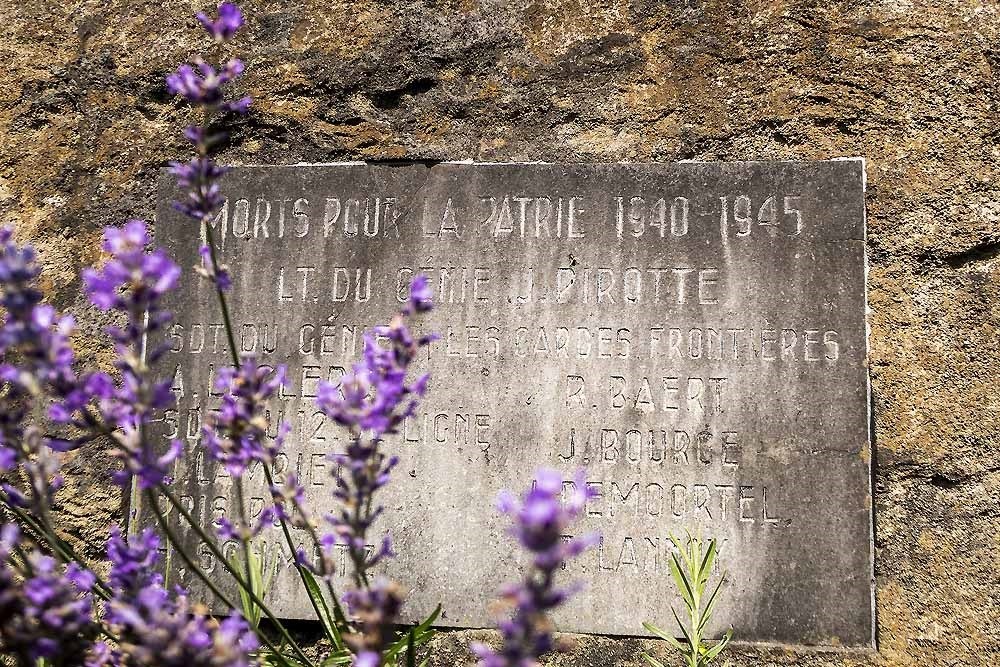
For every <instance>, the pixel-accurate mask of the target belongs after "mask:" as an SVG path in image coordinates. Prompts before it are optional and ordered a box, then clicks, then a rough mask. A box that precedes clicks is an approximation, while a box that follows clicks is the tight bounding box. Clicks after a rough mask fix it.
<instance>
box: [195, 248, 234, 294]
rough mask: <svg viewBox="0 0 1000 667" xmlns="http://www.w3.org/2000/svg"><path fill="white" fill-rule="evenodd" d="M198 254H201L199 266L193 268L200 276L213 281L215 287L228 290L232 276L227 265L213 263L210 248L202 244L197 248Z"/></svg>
mask: <svg viewBox="0 0 1000 667" xmlns="http://www.w3.org/2000/svg"><path fill="white" fill-rule="evenodd" d="M198 254H199V255H201V266H199V267H196V269H195V270H196V271H198V273H199V274H201V276H203V277H205V278H208V279H209V280H211V281H212V282H213V283H215V288H216V289H218V290H220V291H222V292H228V291H229V290H230V289H232V287H233V278H232V276H231V275H230V274H229V267H228V266H226V265H225V264H219V265H216V264H215V261H214V260H213V259H212V248H211V247H210V246H207V245H203V246H201V247H200V248H199V249H198Z"/></svg>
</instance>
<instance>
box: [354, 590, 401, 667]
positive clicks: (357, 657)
mask: <svg viewBox="0 0 1000 667" xmlns="http://www.w3.org/2000/svg"><path fill="white" fill-rule="evenodd" d="M344 602H345V603H346V604H347V610H348V611H349V612H350V614H351V617H352V618H353V619H354V622H355V626H356V628H357V632H353V633H350V634H348V635H346V636H345V637H344V641H345V642H346V643H347V645H348V646H349V647H350V648H351V650H352V651H353V652H354V667H378V666H379V665H380V664H381V662H382V650H383V649H384V648H385V645H386V644H387V643H388V641H389V639H391V632H392V626H393V624H395V623H396V619H397V618H398V617H399V611H400V609H401V608H402V606H403V592H402V590H400V588H399V585H398V584H396V583H395V582H393V581H386V580H383V579H380V580H378V581H376V582H374V583H373V584H372V585H371V586H370V587H368V588H362V589H358V590H350V591H347V592H346V593H344Z"/></svg>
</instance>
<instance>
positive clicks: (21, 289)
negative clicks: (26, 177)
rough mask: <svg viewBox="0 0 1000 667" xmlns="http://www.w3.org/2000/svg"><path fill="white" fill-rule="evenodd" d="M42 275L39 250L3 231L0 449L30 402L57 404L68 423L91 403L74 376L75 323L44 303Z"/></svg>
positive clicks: (8, 442)
mask: <svg viewBox="0 0 1000 667" xmlns="http://www.w3.org/2000/svg"><path fill="white" fill-rule="evenodd" d="M39 274H40V270H39V267H38V265H37V263H36V258H35V251H34V249H33V248H31V247H30V246H18V245H17V244H16V243H14V241H13V232H12V231H11V230H10V229H9V228H0V307H2V308H3V309H4V311H5V314H4V316H3V319H2V320H0V381H2V382H3V383H4V384H6V385H7V392H6V395H5V401H4V406H3V407H2V408H0V434H4V435H5V436H6V437H4V438H3V440H4V443H3V444H0V448H4V447H9V446H10V445H11V444H12V440H13V439H14V435H15V434H16V433H17V432H18V431H17V429H18V427H17V425H18V424H20V423H21V421H22V420H23V418H24V416H25V414H26V412H25V410H26V409H27V407H28V406H27V404H26V401H28V400H29V399H33V398H35V397H38V396H39V395H40V394H41V392H42V391H43V390H49V391H51V393H52V394H53V395H54V397H55V398H56V403H55V404H54V405H53V410H54V415H53V416H54V417H65V418H63V419H59V421H61V422H63V423H68V422H69V421H70V416H71V415H72V413H74V412H75V411H76V410H79V409H80V408H81V407H82V406H83V405H84V404H85V403H86V401H87V397H86V394H85V393H83V392H82V391H80V387H79V383H78V379H77V377H76V374H75V373H74V372H73V362H74V355H73V350H72V348H71V347H70V344H69V336H70V334H71V333H72V331H73V325H74V323H73V318H72V317H69V316H59V315H57V314H56V311H55V309H53V308H52V306H49V305H47V304H43V303H41V301H42V293H41V291H40V290H38V288H37V287H36V285H35V283H36V281H37V280H38V276H39ZM8 427H9V428H8ZM10 428H14V431H11V430H10ZM2 458H4V457H0V459H2Z"/></svg>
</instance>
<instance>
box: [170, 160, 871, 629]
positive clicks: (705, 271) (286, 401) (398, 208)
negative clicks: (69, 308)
mask: <svg viewBox="0 0 1000 667" xmlns="http://www.w3.org/2000/svg"><path fill="white" fill-rule="evenodd" d="M223 186H224V194H225V195H226V197H227V200H226V204H225V206H224V207H223V209H222V211H221V213H220V214H219V216H218V218H217V219H216V221H215V223H214V230H215V231H214V233H215V235H216V238H217V239H218V242H219V244H220V246H221V252H222V257H223V260H224V261H225V263H227V264H228V265H229V266H230V267H231V269H232V271H233V274H234V278H235V286H234V289H233V291H232V292H231V293H230V303H231V306H232V310H233V314H234V318H235V322H234V327H235V335H236V341H237V344H238V345H239V347H240V352H241V353H244V354H254V355H256V356H257V359H258V360H259V362H260V363H261V364H266V365H271V366H273V365H278V364H285V365H287V366H288V371H289V372H288V376H289V379H290V383H289V386H288V387H286V388H285V390H284V392H283V393H282V395H281V397H280V400H276V401H275V402H274V403H273V405H272V406H270V407H271V416H272V418H273V419H274V420H275V421H276V420H279V419H286V420H288V421H290V423H291V424H292V433H291V436H290V437H289V439H288V441H287V445H286V453H285V454H283V455H282V456H281V457H280V459H279V461H278V464H277V466H276V467H277V473H278V475H279V476H280V475H282V474H284V473H286V472H288V471H289V470H294V471H295V472H296V473H297V474H298V475H299V478H300V480H302V482H303V483H304V484H305V486H306V488H307V490H308V500H309V502H310V504H311V506H312V507H314V508H316V510H317V513H321V512H323V511H325V510H326V509H328V508H330V507H331V505H332V502H333V501H332V499H331V496H330V492H331V489H332V480H331V477H330V473H331V466H332V465H333V464H332V463H331V462H330V461H329V459H328V454H329V453H330V452H335V451H339V450H341V449H342V448H343V447H344V445H345V439H344V438H345V435H344V432H343V431H342V430H341V429H339V428H338V427H337V426H336V425H334V424H333V423H332V422H330V421H327V420H325V419H323V418H322V416H321V415H320V414H319V412H318V411H317V410H316V408H315V407H314V403H313V399H314V397H315V396H316V388H317V384H318V382H319V381H320V380H322V379H328V380H333V381H337V380H338V378H339V377H340V375H341V374H342V373H343V372H344V369H345V368H347V367H349V366H350V364H351V363H352V362H353V360H355V359H356V358H357V357H358V355H359V353H360V350H361V343H362V332H363V331H364V330H365V329H366V328H367V327H370V326H372V325H376V324H379V323H383V322H386V321H387V320H388V318H389V317H390V316H391V315H392V313H393V312H395V311H396V310H397V309H398V308H399V306H400V304H401V302H402V301H403V300H404V299H405V298H406V295H407V286H408V284H409V281H410V279H411V278H412V277H413V276H415V275H417V274H418V273H423V274H426V275H427V276H428V277H429V279H430V283H431V285H432V287H433V289H434V293H435V301H436V303H437V308H436V309H435V310H434V311H433V312H432V313H430V314H429V315H428V316H427V317H425V318H423V319H422V320H420V321H419V324H418V325H417V328H418V329H420V330H421V331H436V332H438V333H439V334H440V335H441V338H440V340H439V341H437V342H436V343H435V344H434V345H433V346H432V347H431V349H430V352H429V354H428V355H427V358H426V359H425V360H423V362H422V365H423V366H424V367H425V368H426V369H428V370H430V371H431V373H432V380H431V385H430V391H429V394H428V397H427V399H426V400H425V401H424V403H423V404H422V405H421V407H420V410H419V413H418V414H417V415H416V416H415V417H413V418H412V419H410V420H409V421H408V423H407V424H406V428H405V430H404V431H403V432H402V433H401V434H399V435H398V436H396V437H393V438H391V439H390V440H389V441H387V443H386V445H385V446H386V447H387V448H388V449H389V450H392V451H393V452H395V453H397V454H398V455H399V456H400V457H401V459H402V462H401V464H400V465H399V467H398V468H397V471H396V474H395V478H394V480H393V482H392V484H391V485H390V486H389V487H388V488H387V489H386V490H385V492H384V500H385V505H386V507H387V513H386V515H385V518H384V520H383V521H382V523H381V524H380V525H379V526H378V528H379V531H378V532H382V531H389V532H391V534H392V535H393V537H394V540H395V543H396V547H397V551H398V553H399V555H398V557H397V558H396V559H394V560H393V561H391V562H390V563H389V564H388V565H387V567H386V568H385V574H387V575H388V576H391V577H393V578H395V579H397V580H398V581H400V582H401V583H402V584H403V585H404V586H405V587H407V588H408V589H409V590H410V594H409V598H408V601H407V603H406V607H405V616H406V618H407V619H409V620H413V619H417V618H420V617H422V616H424V615H426V614H427V613H428V612H429V611H430V610H431V609H433V607H434V606H435V605H436V604H438V603H439V602H440V603H442V604H443V607H444V614H443V615H442V616H441V619H440V624H441V625H445V626H459V627H488V626H490V625H492V622H493V618H492V616H491V614H490V612H489V609H488V605H489V602H490V600H491V599H492V598H493V597H494V595H495V592H496V591H497V589H498V588H499V587H500V586H501V584H502V582H504V581H507V580H512V579H515V578H517V577H518V576H519V575H520V572H521V570H520V565H519V564H520V563H521V562H523V561H522V560H520V558H521V555H520V554H519V553H518V552H517V549H516V548H515V546H514V545H513V544H512V542H511V540H510V539H509V538H508V537H507V536H506V535H505V529H506V525H507V522H506V520H505V519H503V518H501V517H499V516H498V514H497V512H496V510H495V508H494V500H495V498H496V496H497V493H498V492H499V491H500V490H501V489H504V488H507V489H514V490H520V489H523V488H524V487H525V486H526V485H527V484H528V483H529V482H530V480H531V478H532V473H533V471H534V470H535V469H536V468H537V467H540V466H547V467H552V468H556V469H559V470H562V471H564V472H565V475H566V479H567V480H571V479H572V477H573V473H574V471H576V470H577V469H579V468H585V469H586V479H587V480H588V484H590V485H592V486H593V487H594V488H595V489H596V491H597V497H596V498H594V499H593V500H592V501H591V502H590V503H589V505H588V508H587V512H586V516H585V517H584V518H583V519H582V520H581V521H580V522H579V525H578V528H579V530H580V531H581V532H583V531H586V532H592V531H599V532H600V533H601V534H602V540H601V543H600V545H599V546H598V547H597V548H595V549H593V550H592V551H590V552H589V553H587V554H586V555H584V556H583V557H581V558H580V559H579V560H578V562H575V563H573V564H572V565H570V566H569V567H568V568H567V570H566V571H565V573H564V577H565V579H566V580H570V579H576V580H580V581H581V582H582V583H584V585H585V588H584V590H583V592H581V593H580V594H579V595H578V596H576V597H575V598H573V600H572V601H571V602H570V603H569V604H567V605H566V607H565V608H564V609H562V610H561V611H560V612H559V614H558V615H557V618H556V621H557V623H558V626H559V628H560V629H561V630H565V631H577V632H587V633H603V634H615V635H642V634H643V629H642V625H641V623H642V622H643V621H651V622H654V623H658V624H661V625H663V626H664V627H672V625H673V624H672V617H671V613H670V606H671V605H674V606H678V605H679V604H680V602H679V599H678V597H677V595H676V592H675V590H674V588H673V585H672V583H671V578H670V576H669V572H668V568H667V563H668V559H669V554H670V549H671V546H670V541H669V540H668V535H669V534H671V533H673V534H678V535H682V534H683V533H684V532H685V531H686V530H687V531H691V532H692V533H700V534H701V535H703V536H714V537H718V538H720V539H721V540H722V548H721V564H722V566H723V567H724V568H725V569H726V570H728V573H729V575H728V576H729V580H730V583H729V585H728V586H727V587H726V588H725V593H724V597H723V600H722V602H721V604H720V605H719V608H718V612H717V613H716V623H715V628H714V630H716V631H719V632H721V631H722V630H723V629H724V628H725V627H727V626H729V625H733V626H734V627H735V630H736V636H737V638H738V639H740V640H749V641H775V642H786V643H796V644H800V643H806V644H824V645H831V644H836V645H852V646H870V645H871V644H872V641H873V602H872V517H871V512H872V502H871V490H870V456H871V446H870V440H869V393H868V369H867V364H866V321H865V309H866V300H865V240H864V239H865V210H864V165H863V162H862V161H860V160H843V161H831V162H817V163H763V162H759V163H758V162H754V163H732V164H700V163H683V164H644V165H637V164H463V163H455V164H450V163H444V164H437V165H434V166H427V165H419V164H414V165H365V164H338V165H303V166H281V167H240V168H237V169H235V170H234V171H233V172H232V173H231V174H229V175H228V176H227V177H226V178H225V180H224V182H223ZM175 197H176V193H175V191H174V186H173V184H172V182H171V179H170V177H169V176H168V175H166V174H164V175H163V178H162V182H161V188H160V200H161V201H160V207H159V218H158V221H157V224H156V236H157V241H158V243H160V244H162V245H164V246H166V248H167V249H168V250H169V251H170V252H171V253H172V254H173V256H174V257H175V258H176V259H177V260H178V261H179V262H180V263H181V264H182V265H184V266H186V267H191V266H193V265H194V264H196V263H197V261H198V260H197V258H198V247H199V245H200V243H201V242H202V239H201V234H200V233H199V230H198V228H197V226H195V225H192V223H191V222H190V221H189V220H187V219H186V218H183V217H182V216H180V215H179V214H177V213H175V212H174V211H173V210H172V209H171V208H170V205H169V201H170V200H171V199H173V198H175ZM169 305H170V307H171V309H172V310H173V311H174V312H175V314H176V323H175V324H174V325H173V327H172V328H171V329H170V330H169V331H168V332H167V334H166V337H167V341H168V342H169V344H170V345H171V351H170V352H169V353H168V354H167V355H166V358H165V360H164V362H163V365H162V369H163V371H164V372H165V373H166V374H167V375H171V376H172V377H173V388H174V392H175V394H176V395H177V399H178V402H177V409H176V410H172V411H170V412H168V413H167V415H165V417H164V420H163V422H162V423H160V424H158V429H159V431H160V436H163V437H167V436H173V437H178V438H181V439H182V440H183V441H184V443H185V445H186V450H185V454H186V456H185V457H184V459H183V461H182V462H181V463H180V464H179V465H178V467H177V469H176V471H175V478H176V482H175V484H176V488H177V492H178V493H179V494H180V495H182V496H183V499H184V502H185V503H186V504H187V505H188V506H189V507H190V508H191V509H192V511H193V512H194V513H195V514H196V515H197V516H199V517H201V518H202V519H203V520H204V521H205V523H206V525H207V524H209V523H210V522H211V521H212V519H213V517H216V516H219V515H220V514H225V513H227V512H228V511H229V509H230V507H231V506H234V505H233V502H232V499H231V496H230V493H231V483H230V480H229V478H228V477H226V474H225V472H224V471H223V470H221V469H220V468H219V467H218V466H216V465H213V464H212V463H211V462H210V461H206V460H205V459H204V457H203V456H202V454H201V453H200V451H199V448H198V446H197V445H198V427H199V423H200V421H201V419H202V418H203V417H204V416H205V414H206V411H209V410H211V409H213V408H214V407H215V406H217V405H218V401H219V397H218V396H217V395H216V394H214V393H213V392H212V390H211V385H212V378H213V375H214V374H215V373H216V372H217V371H218V369H219V368H220V367H222V366H224V365H226V364H228V363H229V357H228V353H229V351H228V349H227V347H226V337H225V334H224V330H223V327H222V318H221V315H220V311H219V308H218V304H217V302H216V299H215V296H214V294H213V292H212V289H211V287H210V285H209V284H208V283H207V282H206V281H204V280H201V279H199V278H198V277H197V276H196V275H194V274H193V273H192V272H188V273H186V275H185V277H184V279H183V282H182V284H181V286H180V289H179V291H178V292H177V294H176V295H175V296H173V297H172V299H171V302H170V304H169ZM570 483H571V482H569V481H567V484H570ZM247 484H248V493H249V495H250V496H251V499H250V501H249V502H250V507H251V511H252V512H254V513H256V512H259V511H260V508H261V507H262V506H263V504H264V503H265V502H267V500H266V499H267V496H268V494H267V492H266V488H265V485H264V482H263V476H262V474H261V472H260V470H257V469H254V470H252V471H251V472H250V479H249V481H248V482H247ZM295 537H296V540H297V541H299V542H300V543H302V544H303V545H306V544H307V542H306V538H305V536H304V535H300V534H298V533H296V535H295ZM376 537H378V535H376ZM373 541H378V540H373ZM193 548H194V547H193ZM257 548H258V549H259V551H261V553H262V555H263V557H264V559H265V561H266V562H267V563H268V567H269V568H271V569H272V570H273V571H275V572H276V575H275V579H274V584H273V587H272V590H271V592H270V593H269V597H270V599H271V600H272V601H273V604H274V608H275V609H276V611H277V612H278V613H279V614H281V615H283V616H286V617H295V618H305V617H309V616H310V614H311V609H310V605H309V602H308V600H307V598H306V596H305V595H304V594H303V592H302V590H301V588H300V585H299V582H298V580H297V578H296V576H295V573H294V570H293V568H292V567H291V563H290V560H289V555H288V553H287V552H285V551H284V550H283V549H282V542H281V538H280V533H279V532H278V531H276V530H275V531H269V532H266V533H265V534H264V535H263V536H262V537H261V538H260V539H259V544H258V545H257ZM227 549H235V545H232V544H230V545H227ZM199 557H200V558H201V562H202V565H203V566H204V567H205V569H206V570H208V571H209V572H210V576H214V577H216V579H217V580H219V581H222V580H223V576H222V574H221V572H220V568H219V566H218V564H217V563H214V562H213V561H212V559H211V558H210V557H208V556H206V555H205V554H204V553H199ZM342 565H343V566H344V567H345V568H346V560H344V561H342ZM171 569H172V570H173V571H174V572H175V574H176V576H180V577H182V578H184V573H183V572H182V571H181V570H182V569H183V568H181V566H180V565H179V561H178V560H176V559H174V560H173V561H172V564H171ZM187 579H190V577H187ZM340 581H341V582H342V583H344V584H345V585H346V583H347V578H346V577H342V578H341V580H340Z"/></svg>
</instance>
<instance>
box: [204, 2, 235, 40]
mask: <svg viewBox="0 0 1000 667" xmlns="http://www.w3.org/2000/svg"><path fill="white" fill-rule="evenodd" d="M197 16H198V21H199V22H200V23H201V25H202V26H204V27H205V30H206V31H208V34H209V35H211V36H212V38H213V39H215V41H217V42H226V41H229V40H230V39H232V38H233V35H235V34H236V31H237V30H239V29H240V28H241V27H242V26H243V22H244V20H243V12H241V11H240V8H239V7H237V6H236V5H234V4H233V3H231V2H223V3H222V4H220V5H219V16H218V18H216V19H215V20H214V21H213V20H212V19H210V18H208V16H206V15H205V14H204V12H198V15H197Z"/></svg>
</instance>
